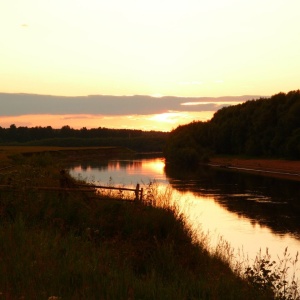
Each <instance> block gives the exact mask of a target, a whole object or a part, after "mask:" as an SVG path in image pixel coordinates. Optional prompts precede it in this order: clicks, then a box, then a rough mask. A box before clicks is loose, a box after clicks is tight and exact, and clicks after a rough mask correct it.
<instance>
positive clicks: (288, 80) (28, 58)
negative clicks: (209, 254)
mask: <svg viewBox="0 0 300 300" xmlns="http://www.w3.org/2000/svg"><path fill="white" fill-rule="evenodd" d="M0 35H1V47H0V76H1V80H0V93H27V94H39V95H54V96H72V97H74V96H88V95H113V96H132V95H148V96H154V97H156V98H155V99H157V101H164V98H160V97H161V96H174V97H193V101H194V102H197V101H196V100H195V99H194V98H197V97H199V98H201V97H221V96H241V95H261V96H271V95H273V94H276V93H278V92H288V91H290V90H296V89H299V87H300V55H299V53H300V39H299V36H300V1H299V0H272V1H271V0H252V1H249V0H212V1H202V0H184V1H183V0H172V1H171V0H159V1H158V0H152V1H145V0H122V1H121V0H110V1H102V0H51V1H50V0H9V1H1V2H0ZM250 98H251V97H250ZM72 99H73V98H70V100H72ZM124 99H125V100H124V104H123V102H122V105H121V107H119V109H120V110H122V107H126V97H125V98H124ZM0 101H1V99H0ZM141 101H142V100H141ZM201 101H202V100H201V99H200V100H199V101H198V102H201ZM186 102H188V99H187V101H186ZM70 103H72V102H71V101H70ZM157 103H158V102H157ZM226 105H227V104H226ZM70 106H72V104H70ZM187 106H188V105H181V106H180V110H173V109H171V108H170V109H168V108H167V107H166V108H165V109H164V111H161V110H159V109H158V110H157V111H154V112H153V111H152V112H151V113H148V112H147V111H146V112H145V113H143V114H135V113H134V112H133V113H132V114H127V113H126V114H125V113H123V114H121V113H118V114H117V115H113V114H108V115H107V114H103V113H102V114H101V112H98V113H97V115H94V114H93V113H89V114H82V113H80V112H79V113H76V114H72V113H69V112H68V111H67V112H66V113H63V114H62V113H61V114H60V113H59V112H58V113H57V114H56V115H55V114H54V115H53V114H51V112H49V113H47V112H43V114H36V113H35V112H34V110H32V112H30V111H29V112H28V111H27V112H26V113H25V112H24V113H23V114H22V111H21V110H20V112H19V114H18V116H16V115H12V114H9V113H8V112H6V109H7V107H6V106H5V105H4V104H3V103H2V102H0V110H1V116H0V126H7V124H9V123H10V122H11V123H15V124H17V125H18V124H19V125H22V124H23V125H26V126H37V125H39V124H40V125H42V126H44V125H45V122H46V123H47V122H48V124H47V125H51V126H53V127H55V126H58V127H59V126H61V124H64V125H66V124H65V123H66V122H67V121H68V122H69V123H70V124H71V125H72V126H73V127H79V128H80V127H83V126H87V127H88V126H92V127H98V126H107V127H130V128H132V127H134V126H136V127H137V126H139V127H143V126H144V127H147V129H151V126H152V125H153V126H152V128H154V127H155V129H159V125H160V126H161V129H162V127H163V125H164V124H163V123H164V122H165V127H163V128H164V129H165V130H170V129H171V128H172V127H175V126H177V125H178V124H179V123H186V122H190V121H192V120H194V119H203V120H205V119H209V118H211V116H212V114H213V112H214V111H215V109H216V107H217V106H215V107H214V108H213V110H211V111H209V112H208V111H207V110H202V107H203V106H201V105H198V110H194V111H193V112H191V111H189V110H185V108H186V107H187ZM24 107H27V109H28V106H27V105H26V104H24ZM29 108H30V107H29ZM152 108H154V107H152ZM20 109H21V107H20ZM120 116H121V117H120ZM104 118H110V121H109V122H108V121H106V122H104ZM130 118H131V119H130ZM134 118H136V119H138V118H139V119H140V122H138V121H136V122H135V121H132V120H133V119H134ZM59 120H60V121H59ZM106 120H108V119H106ZM168 120H169V121H170V120H171V123H170V122H169V123H168ZM103 124H104V125H103ZM143 124H144V125H143ZM151 124H152V125H151Z"/></svg>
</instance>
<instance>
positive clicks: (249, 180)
mask: <svg viewBox="0 0 300 300" xmlns="http://www.w3.org/2000/svg"><path fill="white" fill-rule="evenodd" d="M70 174H71V175H72V176H73V177H75V178H78V177H80V178H82V179H84V180H86V181H87V182H93V183H97V184H105V185H107V184H108V183H110V184H115V185H116V186H120V185H122V186H135V185H136V184H137V183H140V184H145V185H147V184H149V182H153V181H155V182H157V183H158V184H159V185H160V187H168V189H171V190H172V197H173V198H174V199H175V201H178V204H179V206H180V207H181V209H182V211H184V213H185V214H186V216H187V217H188V220H189V222H190V224H191V226H193V228H195V229H196V230H199V232H204V233H207V232H209V236H210V239H211V245H212V246H215V243H217V241H218V240H219V238H220V237H222V238H223V239H224V240H226V241H227V242H229V244H230V245H231V246H232V247H233V248H234V249H235V252H236V253H238V252H242V253H244V255H246V256H248V258H249V259H250V261H251V260H253V259H254V258H255V256H256V255H257V253H258V252H259V250H260V249H261V250H262V252H263V253H264V252H265V250H266V248H268V250H269V253H271V255H272V258H273V259H275V260H276V259H277V256H279V257H282V256H283V253H284V250H285V248H286V247H288V253H290V255H291V257H295V256H296V253H297V251H298V250H299V249H300V189H299V182H293V181H286V180H279V179H274V178H268V177H263V176H259V175H252V174H251V175H250V174H246V173H239V172H235V171H229V170H220V169H216V168H212V167H208V166H206V167H202V168H199V169H198V170H197V171H193V172H191V171H188V172H187V171H184V170H176V169H174V168H170V167H169V166H165V161H164V159H163V158H150V159H149V158H142V159H130V160H110V161H107V162H89V163H80V164H74V165H73V166H71V168H70ZM298 277H299V276H298Z"/></svg>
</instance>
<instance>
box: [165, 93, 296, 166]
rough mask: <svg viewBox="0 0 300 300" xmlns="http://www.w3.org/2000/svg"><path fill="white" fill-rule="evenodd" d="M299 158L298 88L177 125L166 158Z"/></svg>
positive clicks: (173, 159) (185, 159)
mask: <svg viewBox="0 0 300 300" xmlns="http://www.w3.org/2000/svg"><path fill="white" fill-rule="evenodd" d="M211 153H213V154H218V155H219V154H220V155H248V156H261V157H281V158H289V159H300V90H298V91H291V92H289V93H287V94H284V93H279V94H276V95H274V96H272V97H270V98H261V99H258V100H250V101H247V102H245V103H243V104H238V105H234V106H230V107H225V108H222V109H220V110H219V111H217V112H216V113H215V114H214V117H213V118H212V119H211V120H210V121H208V122H193V123H190V124H188V125H184V126H179V127H178V128H176V129H175V130H173V131H172V132H171V134H170V137H169V140H168V142H167V145H166V147H165V155H166V158H167V160H169V161H176V162H182V163H184V164H187V163H189V164H190V165H191V164H193V163H195V162H197V161H198V160H199V159H203V158H206V157H207V155H210V154H211Z"/></svg>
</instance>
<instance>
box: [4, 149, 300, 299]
mask: <svg viewBox="0 0 300 300" xmlns="http://www.w3.org/2000/svg"><path fill="white" fill-rule="evenodd" d="M23 150H24V149H23ZM23 150H22V149H17V148H11V149H7V148H6V149H2V151H1V152H0V153H2V154H1V155H2V158H3V159H2V160H1V166H0V185H1V186H0V240H1V244H0V261H1V263H0V297H1V298H3V299H52V300H54V299H274V298H275V297H276V298H277V299H296V297H297V295H296V292H295V289H294V290H293V287H289V288H287V287H286V286H285V283H284V282H281V284H282V286H280V287H279V286H278V287H277V288H276V287H275V283H276V284H279V283H280V280H278V278H277V279H276V276H279V275H280V274H279V272H280V270H279V271H275V272H274V271H272V270H273V269H272V266H271V264H272V262H270V261H268V260H267V259H266V257H262V258H261V259H260V260H259V261H258V262H257V265H256V266H248V268H247V269H240V270H236V271H233V270H232V268H230V261H231V258H230V251H228V248H227V247H226V246H220V247H219V249H218V251H215V252H214V253H210V252H208V250H207V248H206V246H205V243H206V238H205V237H203V239H202V240H201V239H200V240H199V239H196V238H195V234H194V233H193V232H192V231H191V229H190V228H189V227H188V226H187V222H186V220H185V218H184V217H183V216H182V214H180V213H179V211H178V210H177V209H176V206H174V205H168V204H166V203H168V201H167V199H163V200H164V201H161V199H154V200H155V201H153V196H154V193H153V192H152V191H151V190H148V191H145V198H144V199H145V201H143V202H139V201H133V199H125V200H124V201H120V200H121V198H122V197H118V195H110V196H108V195H105V194H101V195H99V194H98V193H96V192H95V190H94V189H93V187H89V188H87V189H86V190H82V189H81V188H78V187H77V184H78V182H76V181H74V180H73V179H71V178H70V177H69V176H68V174H66V175H64V176H66V177H64V180H66V182H67V185H68V188H64V187H62V173H61V172H60V171H61V169H63V168H64V166H65V162H66V159H67V158H68V155H66V153H64V154H63V155H56V154H55V155H53V152H50V153H49V152H44V151H45V150H49V149H44V148H43V149H35V151H34V149H31V150H30V151H29V149H27V150H28V151H26V152H27V155H23V154H22V153H23V152H24V151H23ZM41 150H42V153H40V151H41ZM51 150H54V149H51ZM59 150H62V149H59ZM119 150H120V149H119ZM99 151H100V150H99V149H98V150H97V152H99ZM28 153H31V154H30V155H29V154H28ZM34 153H35V154H34ZM51 153H52V154H51ZM75 153H76V154H77V156H76V157H77V158H78V156H79V153H78V152H75ZM98 154H99V153H98ZM119 154H120V151H119ZM73 159H74V156H73ZM149 199H151V201H148V200H149ZM150 202H151V203H150ZM295 288H296V287H295ZM276 289H277V292H276ZM293 293H294V294H293ZM292 296H293V297H292ZM289 297H291V298H289Z"/></svg>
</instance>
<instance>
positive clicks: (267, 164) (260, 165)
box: [208, 157, 300, 181]
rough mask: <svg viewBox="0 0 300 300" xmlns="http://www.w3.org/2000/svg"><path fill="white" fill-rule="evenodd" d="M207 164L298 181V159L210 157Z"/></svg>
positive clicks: (299, 167)
mask: <svg viewBox="0 0 300 300" xmlns="http://www.w3.org/2000/svg"><path fill="white" fill-rule="evenodd" d="M208 165H209V166H212V167H218V168H226V169H230V170H233V171H239V172H246V173H253V174H259V175H263V176H269V177H276V178H280V179H288V180H294V181H300V161H299V160H297V161H291V160H283V159H255V158H249V159H246V158H234V157H212V158H211V159H210V161H209V163H208Z"/></svg>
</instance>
